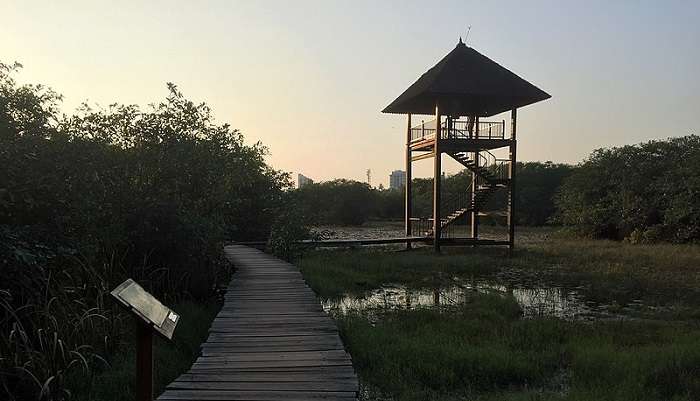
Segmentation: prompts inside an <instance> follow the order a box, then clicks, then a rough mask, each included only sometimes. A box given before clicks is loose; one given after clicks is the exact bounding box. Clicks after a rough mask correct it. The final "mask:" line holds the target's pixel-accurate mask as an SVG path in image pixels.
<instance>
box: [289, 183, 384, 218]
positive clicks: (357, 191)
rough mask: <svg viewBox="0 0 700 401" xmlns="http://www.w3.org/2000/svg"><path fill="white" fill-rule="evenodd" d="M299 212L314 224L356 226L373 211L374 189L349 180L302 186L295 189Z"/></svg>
mask: <svg viewBox="0 0 700 401" xmlns="http://www.w3.org/2000/svg"><path fill="white" fill-rule="evenodd" d="M297 192H298V194H297V196H298V198H297V199H298V205H300V206H301V208H302V214H303V215H305V216H307V217H308V218H310V219H311V221H313V222H316V223H326V224H342V225H359V224H362V223H364V222H365V221H366V220H367V219H368V218H369V216H370V215H372V213H373V212H374V208H375V202H374V195H375V194H374V192H373V190H372V189H371V188H370V186H369V185H367V184H365V183H362V182H358V181H352V180H344V179H339V180H333V181H327V182H322V183H318V184H316V183H314V184H309V185H305V186H303V187H301V188H299V189H298V190H297Z"/></svg>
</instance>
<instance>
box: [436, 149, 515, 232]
mask: <svg viewBox="0 0 700 401" xmlns="http://www.w3.org/2000/svg"><path fill="white" fill-rule="evenodd" d="M448 154H449V155H450V156H452V158H453V159H455V160H457V161H458V162H459V163H460V164H462V165H463V166H464V167H466V168H467V169H469V170H470V171H471V172H472V173H474V174H475V175H476V187H475V188H472V187H470V188H467V190H465V191H464V192H463V193H459V194H458V195H457V196H455V197H454V198H453V199H450V200H448V201H447V202H446V204H447V210H450V211H451V212H450V214H449V215H446V216H445V217H444V218H442V219H441V221H440V227H441V228H445V227H447V226H449V225H450V224H452V223H454V222H455V221H457V220H458V219H460V218H461V217H463V216H464V215H465V214H467V213H471V212H478V211H479V210H481V209H482V208H483V207H484V206H485V205H486V202H487V201H488V199H489V198H490V197H491V194H492V193H493V192H495V191H496V190H497V189H498V188H503V187H506V185H507V183H508V178H507V174H508V170H507V168H508V163H510V161H509V160H502V159H497V158H496V157H495V156H494V155H493V154H492V153H491V152H489V151H486V150H484V151H481V152H479V153H477V155H478V160H479V163H476V161H475V160H474V159H473V158H472V157H470V154H471V152H449V153H448ZM472 192H473V196H471V195H472ZM426 235H427V236H432V235H433V229H430V230H428V231H427V232H426Z"/></svg>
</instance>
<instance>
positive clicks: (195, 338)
mask: <svg viewBox="0 0 700 401" xmlns="http://www.w3.org/2000/svg"><path fill="white" fill-rule="evenodd" d="M220 307H221V305H220V304H219V303H217V302H215V301H213V300H212V301H209V302H203V303H202V302H195V301H184V302H180V303H178V304H176V305H173V306H172V309H173V310H174V311H176V312H177V313H178V314H180V323H179V324H178V326H177V328H176V330H175V334H174V336H173V340H172V342H169V341H166V340H164V339H162V338H161V337H159V336H155V339H154V344H153V364H154V379H153V385H154V393H155V394H154V395H155V396H157V395H158V394H160V393H161V392H162V391H163V389H164V388H165V386H166V385H168V384H169V383H170V382H172V381H173V380H174V379H175V378H177V376H179V375H180V374H182V373H183V372H185V371H187V370H188V369H189V368H190V366H191V365H192V363H193V362H194V360H195V359H196V357H197V356H198V355H199V347H200V345H201V344H202V343H203V342H204V341H205V340H206V339H207V335H208V331H209V326H211V322H212V321H213V320H214V317H216V314H217V313H218V312H219V309H220ZM124 338H125V340H126V342H125V343H124V344H122V346H121V347H120V349H119V350H118V352H116V353H115V355H114V357H113V358H112V359H111V360H110V361H109V363H110V366H109V367H107V368H105V369H104V370H102V371H100V372H97V373H96V374H94V375H92V376H91V377H85V376H81V377H75V378H73V379H74V380H76V381H77V384H78V385H75V386H72V388H77V389H79V392H78V394H76V399H77V400H86V401H87V400H103V401H131V400H133V399H134V394H135V387H134V385H135V378H136V370H135V365H136V348H135V342H134V341H129V340H130V339H133V338H134V327H131V328H130V329H129V332H128V333H126V335H125V336H124Z"/></svg>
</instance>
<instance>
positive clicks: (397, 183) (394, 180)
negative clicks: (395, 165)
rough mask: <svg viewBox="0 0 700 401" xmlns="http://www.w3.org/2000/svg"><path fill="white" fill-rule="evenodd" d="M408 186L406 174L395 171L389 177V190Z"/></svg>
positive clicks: (401, 171)
mask: <svg viewBox="0 0 700 401" xmlns="http://www.w3.org/2000/svg"><path fill="white" fill-rule="evenodd" d="M405 186H406V172H405V171H403V170H394V171H392V172H391V174H390V175H389V189H401V188H403V187H405Z"/></svg>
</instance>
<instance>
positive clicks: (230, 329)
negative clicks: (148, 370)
mask: <svg viewBox="0 0 700 401" xmlns="http://www.w3.org/2000/svg"><path fill="white" fill-rule="evenodd" d="M225 253H226V257H227V258H228V260H229V261H231V262H232V263H233V264H234V265H235V267H236V273H235V274H234V276H233V280H232V281H231V284H230V285H229V287H228V290H227V292H226V296H225V302H224V305H223V308H222V309H221V312H219V314H218V316H217V317H216V319H214V322H213V323H212V326H211V329H210V330H209V338H208V339H207V341H206V342H205V343H204V344H202V353H201V356H200V357H199V358H197V360H196V361H195V362H194V364H193V365H192V367H191V369H190V370H189V371H188V372H187V373H185V374H183V375H181V376H180V377H178V378H177V379H176V380H175V381H174V382H172V383H171V384H170V385H169V386H167V388H166V390H165V392H164V393H163V394H162V395H161V396H160V397H159V398H158V399H159V400H164V401H165V400H180V401H182V400H191V401H195V400H270V401H275V400H299V401H301V400H346V401H347V400H355V399H356V397H357V392H358V381H357V376H356V375H355V371H354V369H353V367H352V360H351V359H350V356H349V355H348V353H347V352H346V351H345V349H344V347H343V343H342V341H341V340H340V337H339V335H338V329H337V327H336V326H335V323H334V322H333V320H332V319H331V318H330V317H329V316H328V315H327V314H326V313H324V312H323V309H322V308H321V305H320V303H319V301H318V300H317V299H316V296H315V294H314V292H313V291H312V290H311V289H310V288H309V287H308V286H307V285H306V283H305V282H304V279H303V278H302V276H301V273H300V272H299V270H298V269H297V268H296V267H295V266H294V265H291V264H289V263H286V262H283V261H281V260H279V259H277V258H274V257H272V256H270V255H267V254H265V253H263V252H261V251H258V250H256V249H253V248H249V247H246V246H242V245H230V246H227V247H226V248H225Z"/></svg>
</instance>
